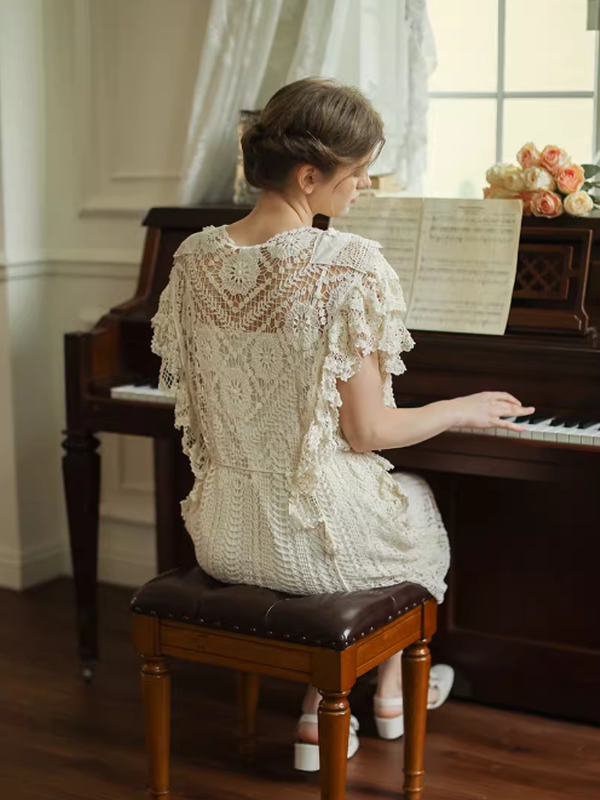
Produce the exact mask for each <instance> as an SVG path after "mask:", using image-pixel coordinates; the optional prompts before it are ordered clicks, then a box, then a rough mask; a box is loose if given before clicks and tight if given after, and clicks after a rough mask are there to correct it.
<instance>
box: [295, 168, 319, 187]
mask: <svg viewBox="0 0 600 800" xmlns="http://www.w3.org/2000/svg"><path fill="white" fill-rule="evenodd" d="M317 178H318V175H317V168H316V167H313V165H312V164H300V166H299V167H298V169H297V172H296V181H297V183H298V186H299V187H300V189H301V190H302V191H303V192H304V194H312V193H313V192H314V190H315V189H316V187H317Z"/></svg>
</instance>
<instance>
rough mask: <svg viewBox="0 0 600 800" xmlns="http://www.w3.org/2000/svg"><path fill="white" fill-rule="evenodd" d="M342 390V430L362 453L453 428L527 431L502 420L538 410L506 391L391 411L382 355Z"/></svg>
mask: <svg viewBox="0 0 600 800" xmlns="http://www.w3.org/2000/svg"><path fill="white" fill-rule="evenodd" d="M337 386H338V391H339V393H340V396H341V398H342V406H341V408H340V426H341V428H342V432H343V434H344V436H345V437H346V439H347V441H348V444H349V445H350V447H352V449H353V450H356V451H357V452H359V453H365V452H369V451H371V450H385V449H389V448H392V447H409V446H410V445H412V444H417V443H418V442H423V441H425V440H426V439H431V437H433V436H437V435H438V434H439V433H443V432H444V431H446V430H448V429H449V428H453V427H474V428H492V427H502V428H509V429H511V430H521V427H520V426H519V425H515V424H514V423H512V422H508V421H507V420H505V419H502V417H519V416H524V415H526V414H531V413H532V412H533V411H534V410H535V409H534V408H533V407H531V406H529V407H526V408H525V407H523V406H522V405H521V403H520V402H519V400H517V399H516V398H515V397H513V396H512V395H510V394H507V393H506V392H480V393H479V394H473V395H468V396H467V397H457V398H454V399H452V400H440V401H438V402H436V403H430V404H429V405H426V406H422V407H421V408H386V407H385V406H384V405H383V393H382V384H381V375H380V372H379V364H378V356H377V353H371V354H370V355H368V356H366V357H365V358H363V359H362V364H361V367H360V369H359V371H358V372H357V373H356V374H355V375H353V376H352V377H351V378H350V379H349V380H348V381H341V380H338V382H337Z"/></svg>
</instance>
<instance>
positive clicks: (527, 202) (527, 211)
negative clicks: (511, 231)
mask: <svg viewBox="0 0 600 800" xmlns="http://www.w3.org/2000/svg"><path fill="white" fill-rule="evenodd" d="M535 195H536V192H521V193H520V194H518V195H517V199H518V200H522V201H523V214H524V216H526V217H530V216H531V201H532V200H533V198H534V197H535Z"/></svg>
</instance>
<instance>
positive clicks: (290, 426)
mask: <svg viewBox="0 0 600 800" xmlns="http://www.w3.org/2000/svg"><path fill="white" fill-rule="evenodd" d="M404 311H405V306H404V299H403V296H402V290H401V287H400V283H399V281H398V278H397V276H396V273H395V272H394V271H393V269H392V268H391V267H390V265H389V264H388V263H387V261H386V260H385V259H384V258H383V256H382V255H381V252H380V247H379V245H378V244H377V243H376V242H373V241H370V240H368V239H363V238H362V237H359V236H356V235H353V234H347V233H340V232H337V231H335V230H333V229H329V230H327V231H325V232H321V231H318V230H317V229H315V228H299V229H296V230H293V231H286V232H284V233H281V234H278V235H277V236H274V237H273V238H272V239H270V240H269V241H268V242H266V243H265V244H263V245H257V246H250V247H240V246H237V245H236V244H235V243H234V242H233V241H232V239H231V238H230V237H229V235H228V233H227V230H226V227H225V226H222V227H219V228H214V227H209V228H205V229H204V230H203V231H202V232H201V233H198V234H194V235H193V236H190V237H189V238H188V239H186V240H185V242H183V244H182V245H181V246H180V247H179V249H178V250H177V252H176V253H175V259H174V266H173V269H172V272H171V277H170V280H169V283H168V285H167V287H166V288H165V290H164V292H163V293H162V295H161V298H160V303H159V308H158V311H157V313H156V316H155V317H154V320H153V328H154V335H153V341H152V348H153V351H154V352H155V353H156V354H157V355H159V356H160V357H161V359H162V366H161V371H160V383H159V385H160V388H161V389H162V390H163V391H165V392H168V393H170V394H172V395H173V396H174V397H175V424H176V426H178V427H179V428H181V429H182V433H183V447H184V449H185V452H186V454H187V455H188V456H189V459H190V463H191V466H192V470H193V473H194V475H195V478H196V480H195V484H194V488H193V490H192V492H191V494H190V495H189V497H188V498H187V499H186V500H185V501H184V502H183V503H182V511H183V516H184V519H185V522H186V526H187V529H188V531H189V533H190V535H191V537H192V539H193V541H194V545H195V548H196V555H197V558H198V561H199V563H200V565H201V566H202V567H203V568H204V569H205V570H206V571H207V572H209V573H210V574H212V575H213V576H214V577H216V578H218V579H220V580H222V581H226V582H231V583H233V582H241V583H252V584H257V585H262V586H267V587H269V588H273V589H278V590H282V591H287V592H291V593H298V594H306V593H317V592H333V591H339V590H346V591H347V590H357V589H364V588H369V587H375V586H385V585H390V584H393V583H400V582H402V581H411V582H414V583H420V584H421V585H423V586H425V587H426V588H427V589H429V591H430V592H431V593H432V594H433V595H434V596H435V597H436V598H437V599H438V600H441V599H442V596H443V592H444V589H445V584H444V576H445V573H446V571H447V568H448V546H447V538H446V533H445V530H444V528H443V525H442V522H441V519H440V517H439V513H438V511H437V508H436V506H435V502H434V500H433V497H432V495H431V491H430V489H429V487H428V486H427V484H426V483H425V482H424V481H422V480H421V479H417V478H415V477H414V476H406V475H404V476H403V475H394V476H391V475H390V474H389V472H388V471H389V470H390V469H391V468H392V464H391V463H390V462H389V461H387V460H386V459H384V458H382V457H381V456H378V455H376V454H374V453H366V454H365V453H363V454H359V453H355V452H354V451H352V449H351V448H350V447H349V445H348V443H347V442H346V440H345V439H344V437H343V434H342V432H341V430H340V425H339V407H340V405H341V398H340V394H339V392H338V389H337V381H338V379H341V380H348V378H350V377H351V376H352V375H354V374H355V373H356V372H357V370H358V369H359V367H360V363H361V358H363V357H364V356H365V355H367V354H369V353H372V352H374V351H377V352H378V359H379V366H380V371H381V377H382V392H383V399H384V403H385V404H386V405H387V406H391V407H393V406H394V405H395V403H394V397H393V393H392V386H391V374H396V375H399V374H401V373H402V372H403V371H404V364H403V363H402V358H401V353H402V352H403V351H407V350H410V349H411V348H412V347H413V344H414V343H413V340H412V338H411V336H410V334H409V332H408V331H407V330H406V328H405V326H404V324H403V322H402V315H403V312H404Z"/></svg>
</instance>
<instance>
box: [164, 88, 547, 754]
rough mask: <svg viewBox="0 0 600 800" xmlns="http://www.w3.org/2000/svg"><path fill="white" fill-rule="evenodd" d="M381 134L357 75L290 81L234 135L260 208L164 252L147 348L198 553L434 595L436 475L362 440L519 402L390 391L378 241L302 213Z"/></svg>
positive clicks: (231, 571)
mask: <svg viewBox="0 0 600 800" xmlns="http://www.w3.org/2000/svg"><path fill="white" fill-rule="evenodd" d="M383 142H384V138H383V128H382V122H381V119H380V117H379V115H378V114H377V113H376V112H375V111H374V110H373V108H372V107H371V106H370V104H369V103H368V101H367V100H366V99H365V98H364V97H363V96H362V95H361V94H360V92H358V91H357V90H356V89H353V88H351V87H346V86H343V85H340V84H339V83H336V82H334V81H329V80H321V79H307V80H301V81H297V82H296V83H293V84H290V85H289V86H285V87H284V88H282V89H281V90H279V91H278V92H277V93H276V94H275V95H274V96H273V97H272V99H271V100H270V101H269V103H268V104H267V106H266V107H265V109H264V111H263V112H262V115H261V118H260V122H259V123H258V124H256V125H254V126H253V127H252V128H250V129H249V130H248V131H247V132H246V133H245V134H244V136H243V139H242V147H243V152H244V168H245V173H246V178H247V180H248V181H249V183H250V184H252V185H253V186H255V187H258V188H260V189H262V194H261V196H260V199H259V200H258V202H257V204H256V207H255V208H254V209H253V210H252V211H251V212H250V213H249V214H248V216H247V217H245V218H244V219H242V220H240V221H239V222H235V223H234V224H232V225H229V226H221V227H219V228H214V227H211V228H206V229H204V230H203V231H202V232H201V233H197V234H194V235H193V236H190V237H189V238H188V239H186V240H185V241H184V242H183V244H182V245H181V247H180V248H179V249H178V250H177V252H176V253H175V263H174V266H173V270H172V273H171V278H170V281H169V285H168V286H167V288H166V289H165V291H164V292H163V295H162V297H161V300H160V306H159V309H158V312H157V314H156V316H155V318H154V321H153V324H154V339H153V349H154V351H155V352H156V353H157V354H158V355H159V356H160V357H161V358H162V368H161V386H162V388H163V389H164V390H169V391H170V392H172V393H173V394H174V395H175V398H176V425H177V426H179V427H181V428H182V429H183V443H184V448H185V450H186V452H187V454H188V455H189V457H190V461H191V465H192V469H193V471H194V474H195V477H196V480H195V485H194V488H193V490H192V492H191V494H190V495H189V497H188V498H187V499H186V500H185V501H184V503H183V504H182V510H183V516H184V519H185V522H186V526H187V529H188V531H189V533H190V536H191V537H192V539H193V542H194V545H195V549H196V555H197V559H198V563H199V564H200V566H201V567H202V568H203V569H204V570H206V572H208V573H209V574H211V575H213V576H214V577H215V578H217V579H219V580H221V581H224V582H228V583H246V584H255V585H259V586H266V587H269V588H271V589H276V590H281V591H284V592H290V593H295V594H315V593H320V592H336V591H356V590H360V589H366V588H374V587H380V586H388V585H392V584H397V583H402V582H403V581H410V582H412V583H418V584H420V585H422V586H424V587H425V588H426V589H428V590H429V592H430V593H431V594H432V595H433V596H434V597H435V598H436V600H437V601H438V602H441V601H442V599H443V596H444V591H445V588H446V587H445V583H444V577H445V575H446V572H447V570H448V564H449V550H448V540H447V535H446V531H445V530H444V526H443V524H442V520H441V518H440V514H439V512H438V509H437V507H436V504H435V501H434V498H433V496H432V493H431V490H430V489H429V487H428V485H427V484H426V482H425V481H424V480H423V479H422V478H420V477H417V476H416V475H410V474H402V473H396V474H394V475H390V474H389V470H390V469H391V468H392V464H390V462H389V461H387V460H386V459H384V458H382V457H381V456H379V455H376V454H375V453H373V452H372V451H373V450H385V449H386V448H393V447H407V446H409V445H412V444H416V443H417V442H421V441H423V440H425V439H428V438H430V437H432V436H436V435H437V434H439V433H442V431H445V430H448V429H449V428H451V427H453V426H469V427H479V428H487V427H492V426H495V427H504V428H511V429H515V428H517V429H518V426H515V425H514V424H512V423H510V422H508V421H506V420H504V419H503V417H516V416H521V415H525V414H528V413H531V411H532V409H530V408H523V407H522V406H521V404H520V402H519V401H518V400H517V399H515V398H514V397H512V396H511V395H509V394H506V393H503V392H485V393H482V394H477V395H472V396H469V397H461V398H457V399H454V400H445V401H442V402H436V403H431V404H430V405H427V406H425V407H423V408H411V409H398V408H396V407H395V403H394V397H393V394H392V388H391V375H392V374H396V375H399V374H401V373H402V372H403V371H404V366H403V363H402V360H401V353H402V352H403V351H407V350H410V349H411V348H412V347H413V344H414V343H413V340H412V338H411V336H410V334H409V332H408V331H407V330H406V328H405V327H404V324H403V322H402V314H403V312H404V310H405V306H404V300H403V297H402V290H401V287H400V284H399V281H398V278H397V276H396V274H395V272H394V271H393V269H392V268H391V267H390V265H389V264H388V263H387V261H386V260H385V258H384V257H383V256H382V254H381V251H380V246H379V245H378V243H377V242H374V241H370V240H368V239H364V238H362V237H360V236H356V235H353V234H348V233H341V232H337V231H335V230H331V229H330V230H327V231H325V232H323V231H320V230H318V229H316V228H313V227H311V225H312V220H313V217H314V216H315V214H325V215H327V216H329V217H337V216H339V215H341V214H343V213H345V212H346V211H347V210H348V209H349V207H350V205H351V204H352V203H353V202H354V200H355V199H356V198H357V196H358V193H359V191H360V189H361V188H365V187H368V186H369V178H368V174H367V169H368V167H369V165H370V163H371V162H372V161H373V160H374V158H375V157H376V156H377V154H378V152H379V150H380V148H381V146H382V145H383ZM435 669H436V668H434V670H432V673H433V675H434V680H433V681H432V684H431V686H430V697H429V700H430V707H436V706H437V705H440V704H441V702H443V701H444V700H445V698H446V697H447V695H448V693H449V691H450V686H451V683H452V670H451V669H450V668H449V667H448V668H445V669H444V668H442V669H441V670H440V669H439V668H438V669H437V673H436V672H435ZM378 678H379V680H378V688H377V693H376V697H375V715H376V721H377V726H378V730H379V733H380V735H382V736H384V737H385V738H397V737H398V736H401V735H402V733H403V718H402V686H401V673H400V656H399V655H398V656H394V657H393V658H391V659H389V660H388V661H387V662H386V663H385V664H383V665H382V666H381V667H380V669H379V676H378ZM318 701H319V697H318V694H317V692H316V690H315V689H314V688H312V687H309V689H308V692H307V694H306V697H305V700H304V706H303V716H302V718H301V721H300V725H299V729H298V743H297V745H296V766H297V767H298V768H300V769H309V770H311V769H318V747H317V741H318V739H317V737H318V730H317V725H316V716H315V713H316V711H317V706H318ZM356 727H357V726H356V725H354V726H353V732H352V735H351V737H350V744H349V755H352V754H353V753H354V752H355V751H356V749H357V747H358V740H357V737H356V730H355V729H356Z"/></svg>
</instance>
